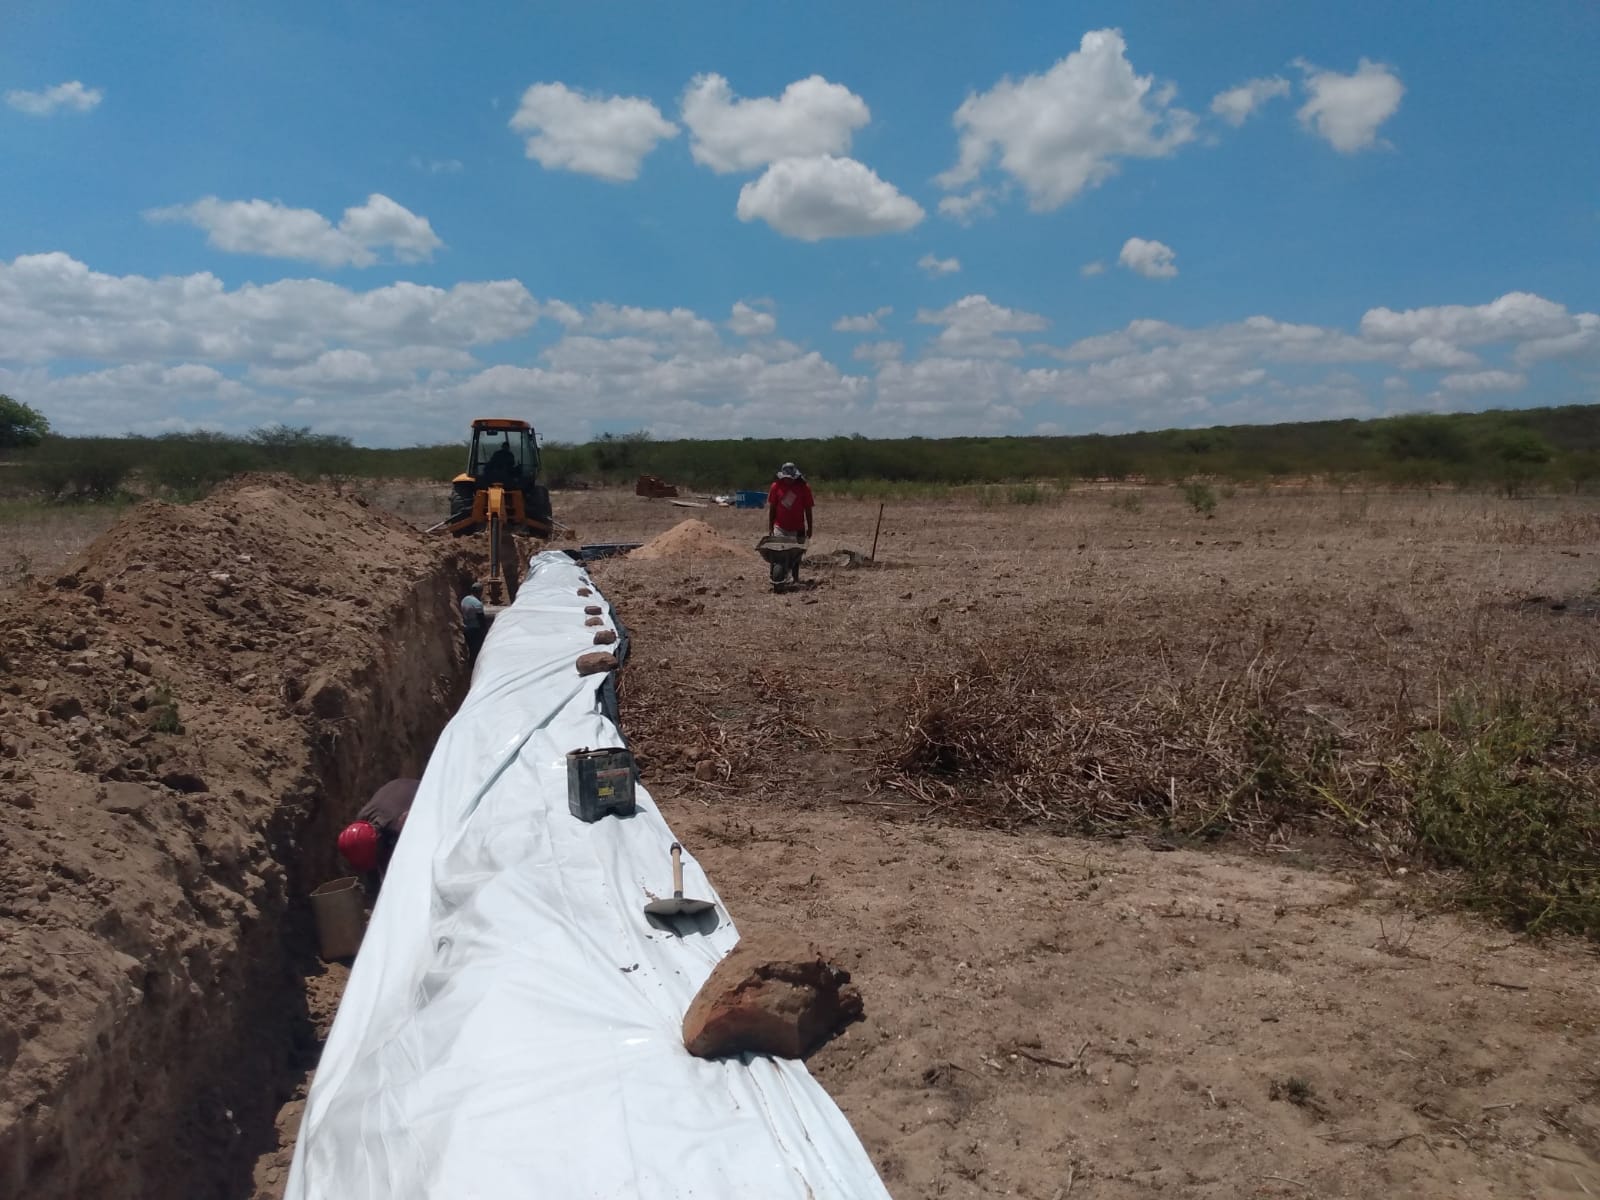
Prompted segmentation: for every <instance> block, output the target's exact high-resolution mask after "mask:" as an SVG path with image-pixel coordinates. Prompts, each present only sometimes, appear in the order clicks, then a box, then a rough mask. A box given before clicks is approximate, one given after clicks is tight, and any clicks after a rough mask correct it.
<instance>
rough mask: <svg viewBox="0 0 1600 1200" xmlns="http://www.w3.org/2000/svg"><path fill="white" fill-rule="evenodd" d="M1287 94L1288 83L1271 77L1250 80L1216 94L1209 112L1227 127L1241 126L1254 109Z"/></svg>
mask: <svg viewBox="0 0 1600 1200" xmlns="http://www.w3.org/2000/svg"><path fill="white" fill-rule="evenodd" d="M1288 94H1289V81H1288V80H1287V79H1284V78H1282V77H1280V76H1277V75H1273V76H1270V77H1269V78H1266V79H1250V80H1247V81H1246V82H1244V83H1241V84H1240V85H1239V86H1238V87H1232V88H1229V89H1228V90H1227V91H1225V92H1218V93H1217V94H1216V95H1215V96H1214V97H1212V100H1211V111H1212V112H1214V113H1215V114H1216V115H1217V116H1219V117H1221V118H1222V119H1223V120H1224V121H1226V122H1227V123H1228V124H1229V125H1234V126H1238V125H1243V124H1244V123H1245V122H1246V121H1247V120H1249V119H1250V116H1251V114H1253V113H1254V112H1255V111H1256V109H1258V108H1260V107H1261V106H1262V105H1263V104H1265V103H1266V102H1267V101H1268V100H1276V99H1278V98H1280V97H1283V96H1287V95H1288Z"/></svg>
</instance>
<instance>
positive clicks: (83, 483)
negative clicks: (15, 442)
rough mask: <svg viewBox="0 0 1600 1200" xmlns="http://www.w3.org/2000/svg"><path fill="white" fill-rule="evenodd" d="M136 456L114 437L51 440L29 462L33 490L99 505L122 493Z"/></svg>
mask: <svg viewBox="0 0 1600 1200" xmlns="http://www.w3.org/2000/svg"><path fill="white" fill-rule="evenodd" d="M133 462H134V454H133V451H132V449H131V448H130V447H129V446H128V445H127V444H126V443H124V442H122V441H116V440H112V439H110V438H50V439H47V440H46V441H45V442H44V444H43V445H41V446H40V447H39V449H38V450H36V451H35V452H34V453H33V454H32V455H31V456H30V457H29V458H28V460H27V463H28V465H27V468H26V470H27V473H28V478H29V480H30V482H31V483H32V485H33V487H34V488H35V489H36V490H37V491H39V492H41V493H42V494H43V495H44V496H45V497H46V498H47V499H50V500H65V501H78V502H90V503H93V502H96V501H102V500H111V499H115V498H116V497H118V496H120V495H121V494H122V490H123V484H125V483H126V482H127V479H128V476H129V475H130V474H131V473H132V471H133Z"/></svg>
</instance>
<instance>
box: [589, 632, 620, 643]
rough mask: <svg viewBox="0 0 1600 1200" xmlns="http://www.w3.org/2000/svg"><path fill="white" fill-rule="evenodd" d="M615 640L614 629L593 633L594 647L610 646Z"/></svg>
mask: <svg viewBox="0 0 1600 1200" xmlns="http://www.w3.org/2000/svg"><path fill="white" fill-rule="evenodd" d="M616 640H617V631H616V630H615V629H597V630H595V633H594V644H595V645H596V646H609V645H611V643H612V642H614V641H616Z"/></svg>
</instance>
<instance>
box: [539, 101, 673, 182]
mask: <svg viewBox="0 0 1600 1200" xmlns="http://www.w3.org/2000/svg"><path fill="white" fill-rule="evenodd" d="M510 124H511V128H512V129H513V130H514V131H516V132H517V133H520V134H522V135H524V137H525V138H526V139H527V143H526V149H527V155H528V157H529V158H531V159H533V160H534V161H535V162H537V163H538V164H539V165H540V166H541V167H546V168H548V169H550V170H553V171H575V172H577V173H578V174H580V175H592V176H594V177H595V178H596V179H604V180H607V181H609V182H611V183H627V182H629V181H630V180H634V179H637V178H639V167H640V164H641V163H643V162H644V159H645V156H646V155H647V154H649V153H650V151H652V150H654V149H655V148H656V144H657V143H658V142H661V141H663V140H665V139H667V138H674V137H677V136H678V127H677V126H676V125H674V124H673V123H672V122H671V121H669V120H667V119H666V118H665V117H663V116H662V115H661V111H660V109H658V108H656V106H655V105H654V104H652V103H651V102H650V101H648V100H646V99H643V98H642V97H639V96H591V95H589V94H587V93H585V92H580V91H576V90H574V89H572V88H569V87H568V86H567V85H566V84H564V83H536V84H534V85H533V86H532V87H530V88H529V89H528V90H527V91H525V92H523V93H522V103H521V104H520V105H518V107H517V111H516V114H515V115H514V116H512V118H511V122H510Z"/></svg>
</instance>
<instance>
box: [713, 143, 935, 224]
mask: <svg viewBox="0 0 1600 1200" xmlns="http://www.w3.org/2000/svg"><path fill="white" fill-rule="evenodd" d="M738 213H739V219H740V220H741V221H765V222H766V223H767V224H768V225H771V226H772V227H773V228H774V229H776V230H777V231H778V232H779V233H781V234H783V235H784V236H785V237H792V238H798V239H799V240H801V241H803V242H816V241H821V240H822V239H824V238H836V237H866V236H870V235H872V234H879V233H903V232H904V231H906V230H907V229H910V228H912V227H913V226H914V225H916V224H917V223H918V222H920V221H921V220H922V217H923V212H922V206H921V205H920V204H918V203H917V202H916V201H915V200H912V199H911V198H910V197H908V196H904V195H901V193H900V192H899V191H897V190H896V189H895V187H894V185H893V184H890V183H885V182H884V181H883V180H882V179H880V178H878V175H877V172H875V171H873V170H872V169H871V168H870V167H868V166H866V165H865V164H863V163H859V162H857V161H856V160H855V159H853V158H835V157H834V156H832V155H819V156H817V157H815V158H785V159H780V160H778V161H777V162H775V163H773V164H772V165H771V166H770V167H768V168H767V169H766V171H765V172H763V173H762V175H761V177H760V178H759V179H756V180H754V181H752V182H750V183H747V184H745V185H744V187H742V188H740V189H739V207H738Z"/></svg>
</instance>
